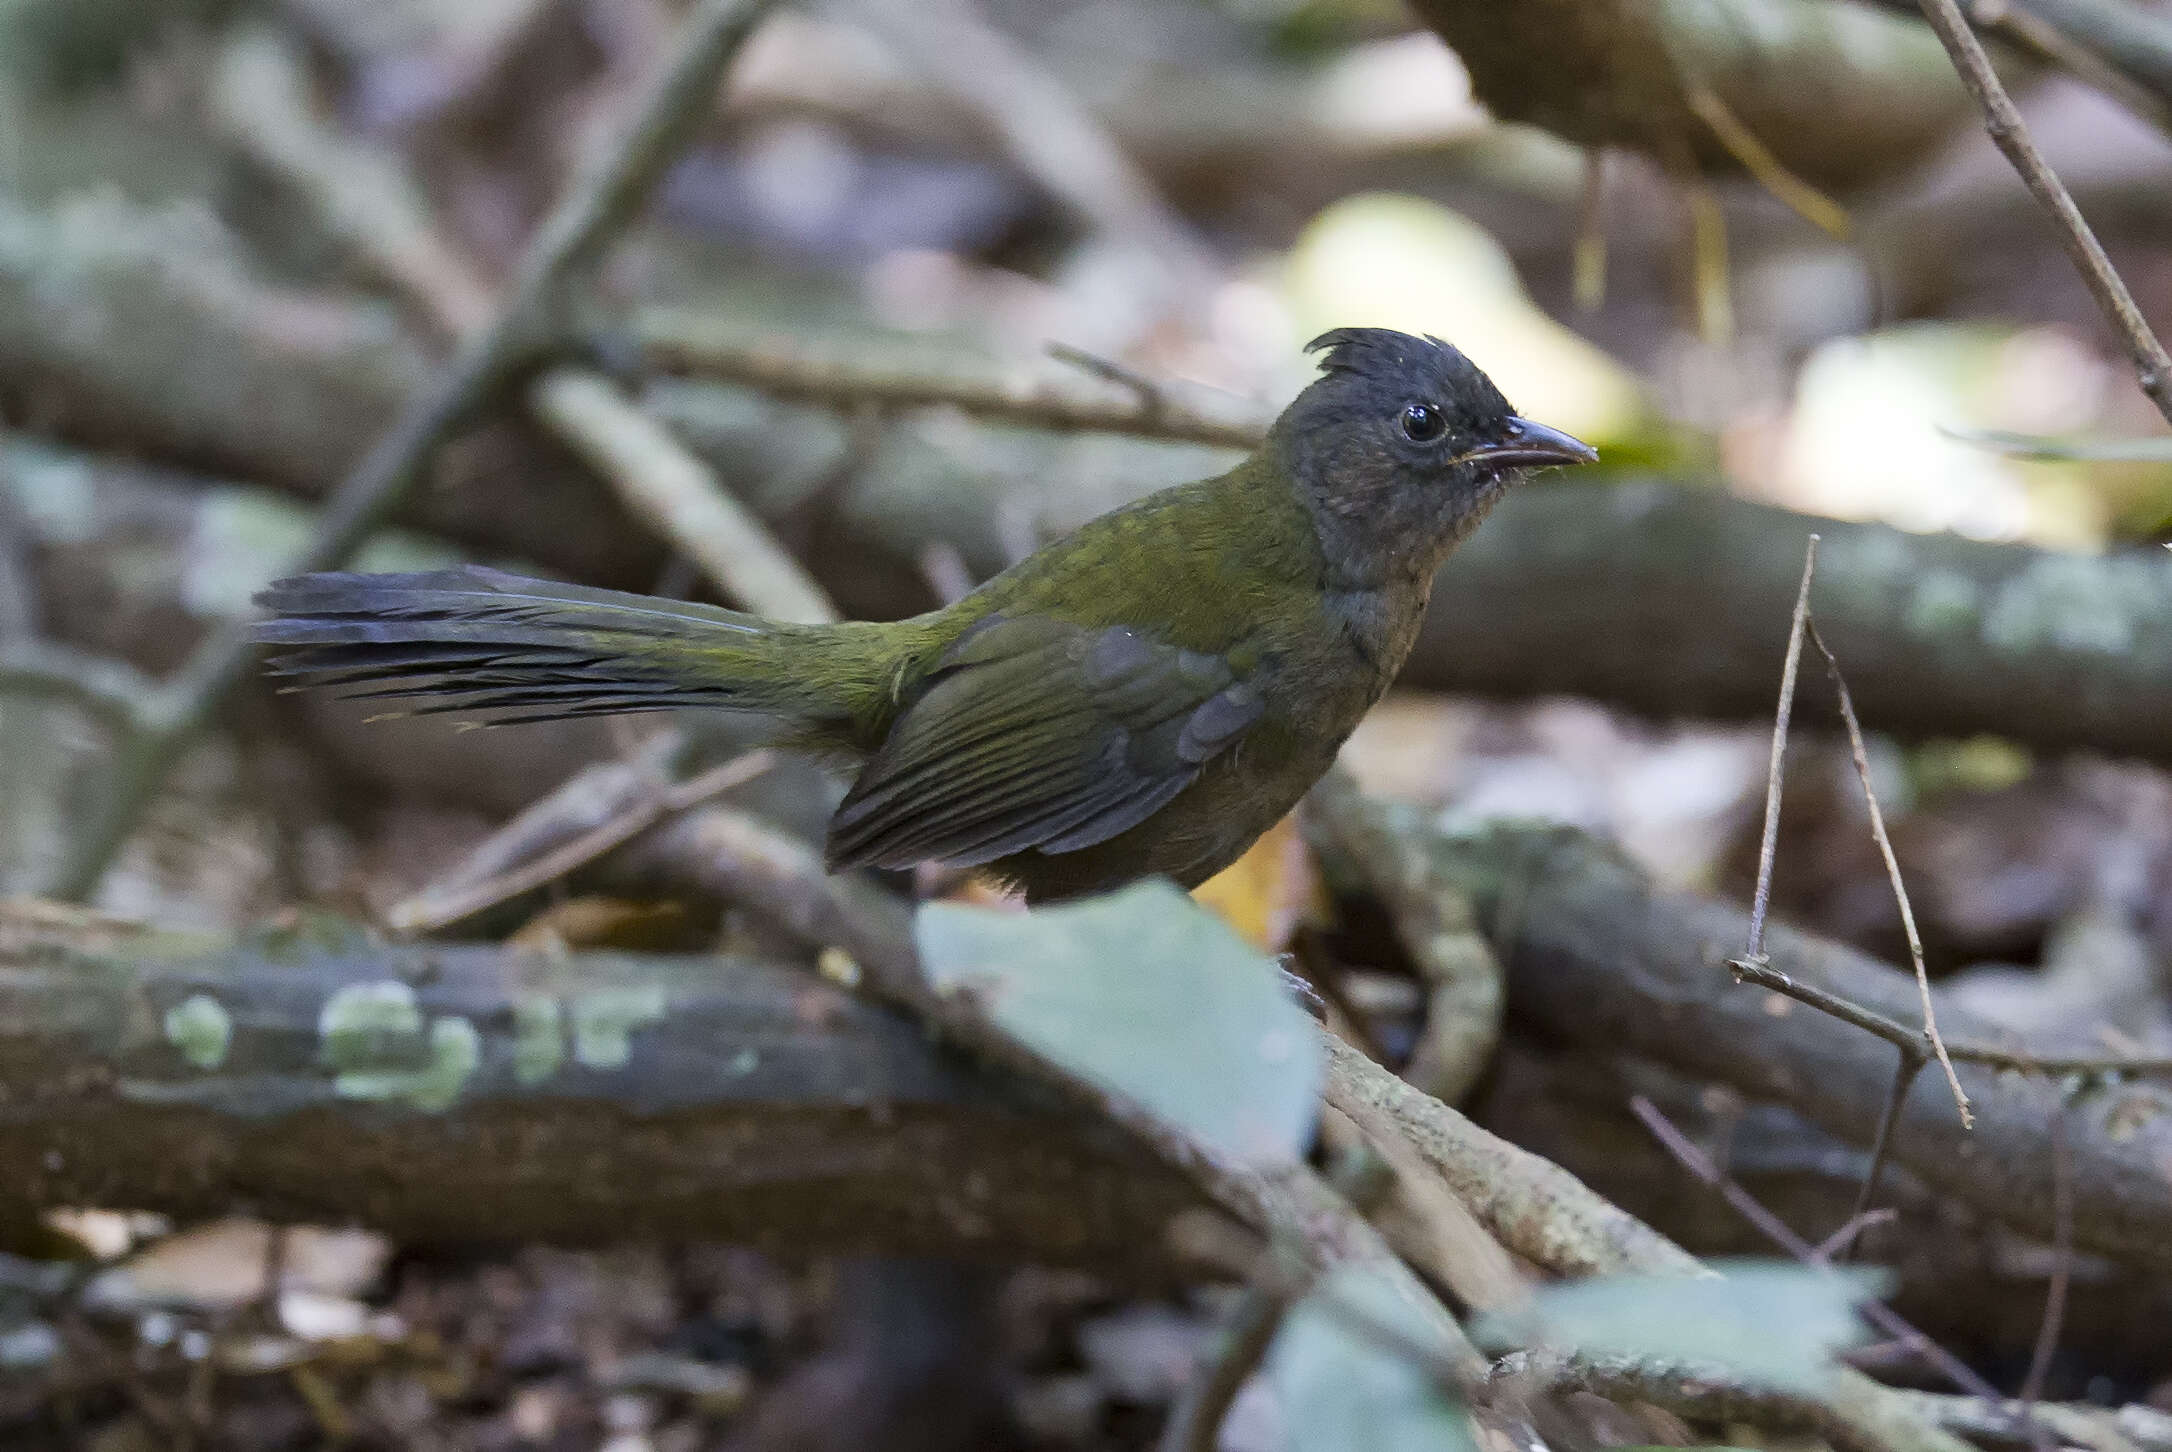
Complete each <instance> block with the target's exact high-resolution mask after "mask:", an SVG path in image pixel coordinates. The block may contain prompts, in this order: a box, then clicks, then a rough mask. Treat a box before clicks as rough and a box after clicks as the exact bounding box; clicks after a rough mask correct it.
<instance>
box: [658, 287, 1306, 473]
mask: <svg viewBox="0 0 2172 1452" xmlns="http://www.w3.org/2000/svg"><path fill="white" fill-rule="evenodd" d="M633 331H634V335H635V339H636V341H637V343H638V345H639V347H640V349H641V353H642V360H643V362H644V363H645V364H647V365H648V366H650V367H652V368H656V369H659V370H661V371H664V372H668V373H682V374H690V375H695V376H699V377H703V378H714V379H718V380H721V381H723V382H727V383H738V384H744V385H745V386H747V387H750V388H758V389H761V390H762V391H763V392H765V393H770V394H774V395H776V396H777V397H780V398H798V399H806V400H808V401H810V402H815V403H822V404H826V405H829V406H832V407H839V408H845V407H850V408H864V407H867V406H869V405H874V406H877V407H881V408H888V409H900V408H927V407H939V406H947V407H951V408H956V409H958V410H960V411H962V412H965V413H970V414H976V415H978V416H980V417H983V418H992V419H997V420H1001V421H1003V422H1006V423H1019V424H1028V425H1031V426H1033V427H1035V428H1042V429H1048V430H1051V431H1058V432H1065V431H1069V432H1100V433H1118V434H1133V435H1137V436H1139V437H1141V438H1156V439H1170V440H1175V441H1178V442H1183V443H1198V444H1218V445H1221V446H1223V447H1225V448H1231V449H1249V448H1252V447H1253V446H1255V445H1257V444H1258V443H1259V441H1260V439H1261V437H1262V436H1263V435H1264V434H1265V433H1266V430H1267V423H1268V420H1267V418H1266V417H1265V416H1264V415H1263V414H1261V413H1258V412H1256V411H1252V410H1246V409H1242V408H1231V409H1227V410H1216V411H1213V412H1209V411H1207V409H1205V408H1203V407H1199V406H1192V405H1187V404H1183V403H1179V402H1178V401H1177V400H1176V399H1174V398H1173V397H1170V396H1169V393H1170V391H1169V390H1168V389H1167V388H1166V387H1162V386H1161V385H1158V384H1157V385H1156V386H1157V388H1159V389H1160V392H1161V394H1162V397H1161V399H1160V401H1159V402H1158V403H1157V404H1155V405H1153V406H1149V405H1147V404H1146V403H1143V402H1142V401H1141V399H1140V397H1139V394H1138V392H1137V390H1135V389H1133V388H1131V387H1129V386H1125V385H1117V386H1113V387H1110V388H1106V389H1089V388H1084V387H1080V386H1077V385H1075V384H1068V383H1058V382H1055V381H1052V380H1048V379H1035V378H1027V377H1022V376H1019V375H1016V374H1009V375H1006V374H1002V373H998V372H996V371H995V370H994V369H992V368H991V369H982V370H975V371H972V372H967V371H964V370H961V369H959V368H957V367H955V366H952V367H947V368H945V367H932V366H930V365H929V364H928V362H927V360H926V359H924V358H912V359H896V358H893V359H890V360H886V359H884V358H882V357H881V356H879V355H877V356H870V354H871V353H873V352H874V350H872V349H870V348H868V347H867V346H865V345H864V344H862V343H859V342H854V343H852V344H850V345H849V346H837V347H827V348H826V347H823V346H820V345H810V344H809V343H808V342H807V341H806V339H804V338H801V337H795V336H792V335H790V334H785V333H781V332H778V331H777V330H775V329H768V328H760V327H751V326H748V325H746V324H742V323H735V322H732V321H730V320H728V319H724V318H720V317H714V316H709V315H705V314H701V313H694V312H688V311H684V310H679V309H649V310H645V311H643V312H642V313H640V314H639V315H637V316H636V318H635V319H634V323H633Z"/></svg>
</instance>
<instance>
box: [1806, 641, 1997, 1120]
mask: <svg viewBox="0 0 2172 1452" xmlns="http://www.w3.org/2000/svg"><path fill="white" fill-rule="evenodd" d="M1807 624H1808V626H1809V633H1810V643H1811V644H1812V645H1814V646H1816V647H1817V651H1818V654H1819V655H1820V656H1822V657H1824V659H1825V675H1826V678H1827V679H1828V680H1830V681H1831V682H1832V683H1833V693H1834V694H1835V695H1836V696H1838V697H1839V698H1840V719H1841V722H1842V723H1843V724H1844V725H1845V726H1846V727H1847V729H1848V749H1849V751H1850V752H1852V753H1853V754H1854V757H1855V777H1856V780H1857V781H1859V782H1861V783H1862V785H1863V803H1864V805H1865V806H1866V807H1867V808H1868V809H1869V811H1870V836H1871V840H1872V841H1874V842H1876V843H1877V844H1878V855H1879V856H1880V857H1881V858H1883V859H1884V861H1885V875H1886V880H1887V881H1888V882H1890V883H1891V884H1892V885H1893V901H1894V902H1895V903H1897V904H1898V905H1899V907H1900V918H1901V928H1902V930H1903V931H1904V932H1905V933H1906V934H1907V935H1908V962H1909V964H1910V965H1911V966H1912V967H1914V969H1915V973H1916V995H1917V997H1918V998H1920V999H1921V1000H1922V1003H1923V1037H1924V1038H1926V1039H1928V1040H1929V1041H1930V1045H1931V1052H1932V1053H1934V1054H1936V1055H1937V1056H1938V1065H1939V1067H1940V1068H1942V1069H1944V1070H1945V1071H1946V1086H1947V1087H1948V1088H1950V1089H1951V1090H1953V1102H1954V1104H1955V1105H1956V1106H1958V1107H1959V1109H1960V1111H1961V1127H1962V1128H1963V1129H1973V1128H1974V1127H1975V1124H1976V1116H1975V1115H1974V1114H1973V1113H1971V1112H1970V1111H1969V1107H1968V1095H1967V1094H1966V1093H1965V1092H1963V1090H1962V1088H1961V1078H1960V1076H1959V1075H1958V1074H1956V1073H1954V1072H1953V1060H1952V1059H1951V1058H1950V1057H1949V1056H1948V1055H1947V1053H1946V1041H1945V1040H1944V1039H1943V1038H1941V1037H1940V1036H1939V1033H1938V1010H1937V1009H1935V1008H1934V1007H1932V1005H1931V975H1930V970H1929V969H1927V968H1925V967H1924V965H1923V937H1922V934H1920V933H1918V932H1917V931H1916V912H1915V909H1914V908H1913V907H1911V906H1910V905H1909V902H1908V888H1907V886H1906V885H1905V884H1903V883H1902V881H1901V870H1900V860H1899V859H1898V858H1897V857H1895V856H1894V855H1893V839H1892V838H1891V837H1889V836H1888V835H1886V830H1885V812H1884V811H1883V810H1882V809H1881V808H1880V807H1879V805H1878V793H1877V790H1876V788H1874V787H1872V786H1871V784H1870V753H1869V752H1868V751H1867V750H1866V749H1865V747H1864V745H1863V726H1862V723H1861V722H1860V721H1858V720H1856V719H1855V700H1854V698H1853V697H1851V696H1850V695H1849V694H1848V682H1847V680H1846V678H1844V677H1843V676H1842V675H1841V674H1840V662H1839V661H1838V660H1837V659H1835V658H1834V656H1833V653H1832V651H1831V650H1830V649H1829V648H1827V646H1826V644H1825V638H1824V637H1823V636H1821V635H1819V634H1818V627H1817V621H1816V620H1815V619H1810V620H1808V622H1807Z"/></svg>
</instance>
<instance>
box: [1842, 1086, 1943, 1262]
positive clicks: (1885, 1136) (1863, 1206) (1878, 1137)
mask: <svg viewBox="0 0 2172 1452" xmlns="http://www.w3.org/2000/svg"><path fill="white" fill-rule="evenodd" d="M1924 1063H1925V1057H1924V1055H1923V1053H1922V1051H1921V1048H1920V1046H1919V1048H1918V1050H1917V1051H1916V1052H1914V1053H1906V1052H1904V1053H1902V1054H1901V1055H1900V1058H1899V1061H1898V1062H1897V1063H1896V1064H1894V1066H1893V1087H1892V1088H1891V1089H1889V1090H1887V1091H1886V1096H1885V1108H1884V1109H1883V1110H1881V1111H1879V1114H1878V1129H1877V1132H1876V1133H1875V1134H1873V1135H1872V1136H1871V1139H1870V1168H1869V1169H1867V1170H1865V1171H1864V1172H1863V1183H1862V1185H1861V1186H1860V1187H1858V1188H1857V1190H1856V1192H1855V1209H1854V1210H1853V1211H1851V1212H1850V1213H1849V1215H1848V1223H1847V1225H1844V1226H1842V1227H1841V1230H1840V1231H1835V1232H1834V1233H1833V1237H1832V1239H1833V1241H1835V1242H1837V1243H1838V1244H1839V1245H1840V1246H1841V1248H1842V1250H1843V1251H1844V1252H1850V1253H1852V1251H1853V1248H1854V1240H1853V1237H1852V1235H1851V1236H1850V1237H1848V1238H1846V1239H1843V1238H1842V1235H1841V1232H1842V1231H1847V1230H1849V1229H1850V1228H1851V1227H1856V1226H1860V1225H1862V1224H1863V1223H1865V1222H1867V1221H1868V1219H1869V1218H1870V1216H1871V1214H1872V1213H1873V1212H1872V1210H1871V1202H1872V1201H1874V1200H1875V1199H1876V1198H1877V1196H1878V1181H1879V1180H1880V1179H1881V1178H1883V1177H1884V1175H1885V1165H1886V1161H1887V1160H1889V1159H1891V1158H1892V1156H1893V1131H1894V1129H1895V1128H1896V1127H1897V1126H1898V1125H1899V1124H1900V1113H1901V1106H1902V1105H1904V1104H1906V1103H1907V1102H1908V1091H1909V1090H1910V1089H1912V1088H1914V1087H1915V1083H1916V1075H1918V1074H1920V1073H1922V1072H1923V1065H1924Z"/></svg>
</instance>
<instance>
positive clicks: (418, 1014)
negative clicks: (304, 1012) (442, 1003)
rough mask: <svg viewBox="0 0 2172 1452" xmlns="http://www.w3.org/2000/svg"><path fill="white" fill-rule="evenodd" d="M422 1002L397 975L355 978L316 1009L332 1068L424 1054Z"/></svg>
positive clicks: (407, 1060)
mask: <svg viewBox="0 0 2172 1452" xmlns="http://www.w3.org/2000/svg"><path fill="white" fill-rule="evenodd" d="M421 1038H422V1006H421V1005H420V1004H418V1003H417V1002H416V1001H415V990H414V989H413V988H411V987H409V986H408V985H407V984H405V983H402V982H400V981H399V980H398V979H396V978H386V979H380V980H378V981H376V982H372V983H350V984H348V985H347V986H346V987H344V988H342V989H340V990H339V991H338V992H337V993H335V994H333V995H332V996H331V997H330V998H327V999H326V1000H325V1001H324V1007H323V1008H322V1009H321V1010H319V1011H318V1014H317V1039H318V1050H319V1056H320V1057H321V1058H322V1059H323V1060H324V1063H325V1065H326V1067H328V1068H332V1069H360V1068H367V1067H383V1066H384V1065H385V1064H386V1063H387V1062H388V1061H391V1062H400V1063H404V1064H407V1065H410V1066H411V1065H413V1064H414V1063H415V1062H417V1061H418V1060H419V1059H420V1058H421V1057H422V1055H421Z"/></svg>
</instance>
